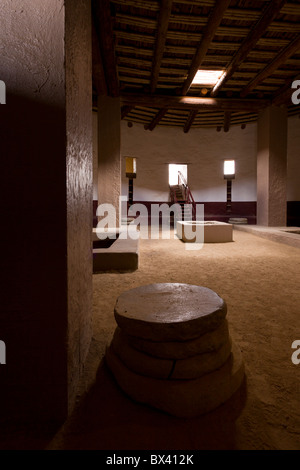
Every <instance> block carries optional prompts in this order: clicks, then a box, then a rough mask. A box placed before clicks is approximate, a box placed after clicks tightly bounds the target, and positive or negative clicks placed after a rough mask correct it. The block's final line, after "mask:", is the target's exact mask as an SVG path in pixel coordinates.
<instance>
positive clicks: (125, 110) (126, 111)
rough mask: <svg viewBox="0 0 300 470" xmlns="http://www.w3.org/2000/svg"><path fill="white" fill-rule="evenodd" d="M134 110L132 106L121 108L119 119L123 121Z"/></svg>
mask: <svg viewBox="0 0 300 470" xmlns="http://www.w3.org/2000/svg"><path fill="white" fill-rule="evenodd" d="M133 108H134V106H128V105H127V106H126V105H125V106H122V109H121V119H124V118H126V116H127V115H128V114H129V113H130V111H132V110H133Z"/></svg>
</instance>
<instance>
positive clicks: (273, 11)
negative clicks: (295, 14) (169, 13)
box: [210, 0, 287, 97]
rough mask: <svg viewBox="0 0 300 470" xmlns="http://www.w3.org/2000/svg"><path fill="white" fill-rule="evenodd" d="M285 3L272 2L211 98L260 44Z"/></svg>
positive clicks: (284, 1) (280, 1) (284, 0)
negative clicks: (259, 41)
mask: <svg viewBox="0 0 300 470" xmlns="http://www.w3.org/2000/svg"><path fill="white" fill-rule="evenodd" d="M285 3H287V0H273V1H272V2H270V4H269V5H268V6H267V7H266V9H265V11H264V13H263V14H262V16H261V18H260V19H259V21H258V22H257V23H256V25H255V26H254V27H253V28H252V29H251V30H250V32H249V34H248V36H247V37H246V38H245V39H244V41H243V42H242V45H241V47H240V48H239V49H238V51H237V52H236V54H235V55H234V57H233V59H232V61H231V62H230V64H229V66H228V67H227V69H226V73H225V74H224V75H223V77H222V78H221V79H220V80H219V81H218V83H217V84H216V85H215V86H214V88H213V90H212V91H211V94H210V96H212V97H215V96H217V94H218V92H219V91H220V89H221V88H222V86H223V85H224V84H225V82H226V81H227V80H228V79H229V78H230V77H231V76H232V75H233V73H234V72H235V70H236V69H237V68H238V66H239V64H240V63H241V62H243V60H244V59H245V58H246V57H247V55H248V54H249V52H250V51H251V50H252V49H253V47H254V46H255V44H256V43H257V42H258V40H259V39H260V38H261V36H262V35H263V34H264V33H265V31H266V29H267V28H268V26H269V25H270V24H271V23H272V21H273V20H274V18H275V17H276V15H277V14H278V13H279V12H280V10H281V9H282V7H283V6H284V5H285Z"/></svg>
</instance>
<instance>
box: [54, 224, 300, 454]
mask: <svg viewBox="0 0 300 470" xmlns="http://www.w3.org/2000/svg"><path fill="white" fill-rule="evenodd" d="M299 280H300V250H299V249H297V248H294V247H290V246H287V245H284V244H281V243H277V242H273V241H269V240H265V239H262V238H258V237H257V236H255V235H252V234H249V233H246V232H241V231H234V242H232V243H219V244H205V245H204V246H203V248H202V249H201V250H198V251H187V250H186V249H185V244H184V243H182V242H181V241H180V240H178V239H176V238H174V237H173V238H172V239H170V240H164V239H159V240H143V239H142V240H140V261H139V269H138V270H137V271H135V272H132V273H123V274H120V273H99V274H95V275H94V276H93V283H94V337H93V341H92V347H91V352H90V355H89V360H88V365H87V368H86V371H85V378H84V381H83V384H82V389H84V388H87V389H88V392H87V393H86V394H85V396H84V397H83V399H82V400H81V401H80V402H79V406H78V409H77V410H76V412H75V413H74V414H73V415H72V417H71V418H70V419H69V420H68V421H67V423H66V424H65V426H64V427H63V428H62V429H61V431H60V432H59V433H58V434H57V435H56V437H55V438H54V440H53V441H52V442H51V444H50V445H49V449H106V450H107V449H111V450H124V449H136V450H140V449H144V450H147V449H148V450H149V449H156V450H160V449H169V450H170V449H181V450H190V449H243V450H257V449H267V450H275V449H281V450H300V364H299V365H295V364H293V363H292V360H291V356H292V353H293V349H292V348H291V345H292V343H293V341H294V340H297V339H300V320H299V313H300V291H299ZM158 282H174V283H177V282H178V283H188V284H195V285H200V286H205V287H209V288H210V289H212V290H214V291H215V292H217V293H218V294H219V295H220V296H221V297H222V298H223V299H224V300H225V301H226V303H227V307H228V313H227V319H228V321H229V328H230V333H231V336H232V338H233V340H234V341H235V342H236V343H237V344H238V345H239V347H240V349H241V351H242V354H243V358H244V362H245V369H246V380H245V382H244V384H243V386H242V387H241V388H240V390H239V391H238V392H237V393H236V394H235V395H234V396H233V397H232V398H231V399H230V400H229V401H228V402H227V403H225V404H224V405H222V406H220V407H219V408H218V409H216V410H214V411H213V412H211V413H208V414H206V415H203V416H200V417H197V418H194V419H179V418H174V417H172V416H168V415H167V414H165V413H163V412H160V411H157V410H153V409H151V408H150V407H148V406H146V405H142V404H138V403H135V402H133V401H132V400H131V399H130V398H129V397H127V396H126V395H125V394H123V392H121V391H120V389H119V387H118V386H117V384H116V382H115V380H114V378H113V377H112V375H111V373H110V371H109V370H108V369H107V367H106V365H105V360H103V357H104V355H105V347H106V346H107V345H108V344H109V343H110V341H111V338H112V335H113V332H114V329H115V327H116V323H115V319H114V313H113V312H114V305H115V302H116V299H117V297H118V296H119V295H120V294H121V293H122V292H123V291H125V290H127V289H131V288H134V287H138V286H141V285H145V284H151V283H158ZM145 309H147V305H145Z"/></svg>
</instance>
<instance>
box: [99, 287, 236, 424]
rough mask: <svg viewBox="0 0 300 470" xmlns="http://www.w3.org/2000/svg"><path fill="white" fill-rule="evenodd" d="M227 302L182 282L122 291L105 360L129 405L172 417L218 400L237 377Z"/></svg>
mask: <svg viewBox="0 0 300 470" xmlns="http://www.w3.org/2000/svg"><path fill="white" fill-rule="evenodd" d="M226 312H227V308H226V303H225V302H224V300H223V299H221V298H220V297H219V296H218V295H217V294H216V293H215V292H213V291H212V290H210V289H208V288H205V287H201V286H194V285H189V284H150V285H147V286H142V287H138V288H136V289H131V290H129V291H126V292H124V293H123V294H122V295H120V297H119V298H118V300H117V302H116V306H115V318H116V321H117V323H118V327H117V328H116V331H115V334H114V337H113V340H112V342H111V344H110V346H109V347H108V349H107V351H106V362H107V364H108V366H109V368H110V369H111V371H112V373H113V375H114V377H115V378H116V380H117V382H118V384H119V386H120V387H121V388H122V389H123V391H124V392H125V393H127V394H128V395H129V396H130V397H131V398H133V399H134V400H136V401H138V402H140V403H145V404H148V405H150V406H153V407H155V408H158V409H160V410H162V411H165V412H167V413H169V414H171V415H174V416H177V417H183V418H188V417H194V416H197V415H200V414H202V413H206V412H208V411H211V410H212V409H214V408H216V407H217V406H219V405H220V404H222V403H224V402H225V401H226V400H228V399H229V398H230V396H231V395H232V394H233V393H234V392H235V391H236V390H237V389H238V388H239V386H240V385H241V382H242V380H243V377H244V366H243V360H242V357H241V353H240V351H239V349H238V347H237V346H236V345H234V344H233V343H232V341H231V338H230V335H229V329H228V323H227V320H226V318H225V317H226Z"/></svg>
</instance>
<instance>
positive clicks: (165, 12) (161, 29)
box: [150, 0, 173, 93]
mask: <svg viewBox="0 0 300 470" xmlns="http://www.w3.org/2000/svg"><path fill="white" fill-rule="evenodd" d="M172 3H173V0H162V5H161V8H160V13H159V18H158V28H157V33H156V42H155V50H154V56H153V64H152V72H151V81H150V90H151V93H154V92H155V90H156V87H157V82H158V76H159V70H160V66H161V61H162V58H163V54H164V49H165V44H166V38H167V31H168V26H169V18H170V15H171V11H172Z"/></svg>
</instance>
